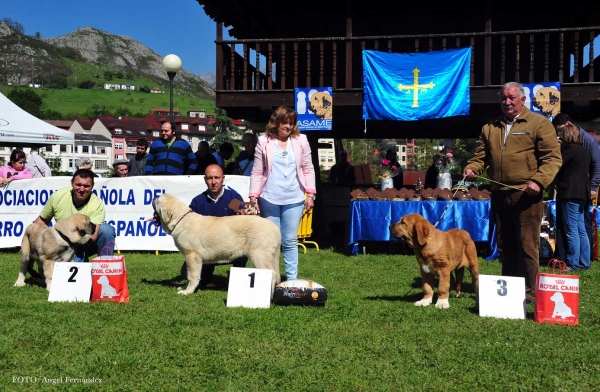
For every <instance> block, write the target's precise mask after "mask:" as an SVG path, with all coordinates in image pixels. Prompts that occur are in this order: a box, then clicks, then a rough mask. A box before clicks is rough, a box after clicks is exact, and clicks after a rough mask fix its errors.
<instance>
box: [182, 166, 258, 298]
mask: <svg viewBox="0 0 600 392" xmlns="http://www.w3.org/2000/svg"><path fill="white" fill-rule="evenodd" d="M224 180H225V176H224V175H223V169H221V167H220V166H219V165H215V164H212V165H209V166H208V167H207V168H206V171H205V172H204V182H206V186H207V188H208V189H207V190H205V191H204V192H202V193H201V194H199V195H198V196H196V197H194V199H192V201H191V203H190V208H191V209H192V211H194V212H196V213H198V214H200V215H205V216H217V217H222V216H230V215H235V214H236V212H235V211H234V210H232V209H231V208H229V203H230V202H231V201H232V200H234V199H237V200H240V201H244V199H243V198H242V196H240V194H239V193H237V192H236V191H235V190H233V189H232V188H229V187H227V186H224V185H223V181H224ZM247 261H248V258H247V257H245V256H244V257H240V258H238V259H235V260H234V261H233V266H234V267H241V268H244V267H245V266H246V262H247ZM227 264H228V263H227ZM214 271H215V264H202V271H201V272H200V284H199V287H200V288H201V289H202V288H205V287H206V286H207V285H208V284H209V283H211V282H212V277H213V273H214ZM181 276H184V277H185V276H187V265H186V263H185V262H184V263H183V266H182V267H181Z"/></svg>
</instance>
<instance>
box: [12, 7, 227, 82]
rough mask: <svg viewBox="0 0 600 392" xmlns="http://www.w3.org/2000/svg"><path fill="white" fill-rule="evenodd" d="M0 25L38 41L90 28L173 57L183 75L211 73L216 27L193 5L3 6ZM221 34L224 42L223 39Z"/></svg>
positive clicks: (201, 8)
mask: <svg viewBox="0 0 600 392" xmlns="http://www.w3.org/2000/svg"><path fill="white" fill-rule="evenodd" d="M1 3H2V6H0V19H3V18H10V19H12V20H14V21H17V22H19V23H21V24H22V25H23V26H24V27H25V34H27V35H35V33H36V32H40V33H41V35H42V38H53V37H58V36H61V35H65V34H68V33H70V32H72V31H74V30H76V29H78V28H80V27H86V26H88V27H93V28H97V29H100V30H104V31H106V32H108V33H111V34H115V35H126V36H128V37H131V38H133V39H135V40H136V41H139V42H140V43H142V44H143V45H145V46H147V47H149V48H150V49H152V50H153V51H155V52H156V53H158V54H160V55H161V56H166V55H168V54H176V55H177V56H179V58H181V62H182V64H183V69H185V70H186V71H188V72H192V73H195V74H198V75H202V74H204V73H208V72H215V66H216V65H215V61H216V60H215V56H216V47H215V44H214V40H215V39H216V36H217V28H216V23H215V21H213V20H212V19H210V18H209V17H208V16H207V15H206V14H205V13H204V8H203V7H202V6H201V5H200V4H198V2H197V1H196V0H167V1H158V0H102V1H97V0H55V1H49V0H2V1H1ZM228 37H229V36H228V35H227V31H226V29H224V38H225V39H226V38H228Z"/></svg>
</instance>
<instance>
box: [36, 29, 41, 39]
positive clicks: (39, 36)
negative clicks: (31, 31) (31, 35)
mask: <svg viewBox="0 0 600 392" xmlns="http://www.w3.org/2000/svg"><path fill="white" fill-rule="evenodd" d="M35 39H42V33H40V32H39V31H36V32H35Z"/></svg>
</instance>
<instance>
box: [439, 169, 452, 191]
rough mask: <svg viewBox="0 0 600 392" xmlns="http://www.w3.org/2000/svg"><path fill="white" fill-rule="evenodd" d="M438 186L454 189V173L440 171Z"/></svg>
mask: <svg viewBox="0 0 600 392" xmlns="http://www.w3.org/2000/svg"><path fill="white" fill-rule="evenodd" d="M437 187H438V188H440V189H452V175H451V174H450V172H447V171H440V172H439V173H438V176H437Z"/></svg>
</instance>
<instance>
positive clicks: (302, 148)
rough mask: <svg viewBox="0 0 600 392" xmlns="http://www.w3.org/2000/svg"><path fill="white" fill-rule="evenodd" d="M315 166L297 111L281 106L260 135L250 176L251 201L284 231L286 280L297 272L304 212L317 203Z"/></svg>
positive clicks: (282, 243) (295, 275)
mask: <svg viewBox="0 0 600 392" xmlns="http://www.w3.org/2000/svg"><path fill="white" fill-rule="evenodd" d="M315 195H316V189H315V169H314V167H313V164H312V157H311V151H310V146H309V144H308V140H307V138H306V135H301V134H300V131H299V130H298V114H297V113H296V112H295V111H294V110H293V109H290V108H287V107H279V108H277V109H276V110H275V112H273V114H272V115H271V119H270V120H269V123H268V124H267V131H266V132H265V134H264V135H262V136H260V137H259V138H258V144H257V145H256V150H255V152H254V167H253V168H252V173H251V175H250V194H249V196H250V201H257V202H258V210H259V213H260V215H261V216H262V217H263V218H267V219H268V220H270V221H272V222H273V223H275V224H276V225H277V226H278V227H279V229H280V230H281V245H282V248H283V262H284V264H285V274H286V278H287V280H295V279H297V274H298V225H299V224H300V219H301V218H302V211H303V210H304V209H306V211H310V210H311V209H312V208H313V206H314V203H315V197H316V196H315Z"/></svg>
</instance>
